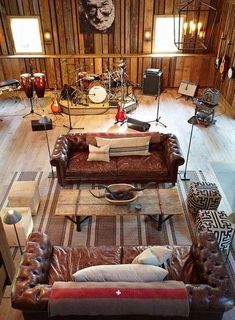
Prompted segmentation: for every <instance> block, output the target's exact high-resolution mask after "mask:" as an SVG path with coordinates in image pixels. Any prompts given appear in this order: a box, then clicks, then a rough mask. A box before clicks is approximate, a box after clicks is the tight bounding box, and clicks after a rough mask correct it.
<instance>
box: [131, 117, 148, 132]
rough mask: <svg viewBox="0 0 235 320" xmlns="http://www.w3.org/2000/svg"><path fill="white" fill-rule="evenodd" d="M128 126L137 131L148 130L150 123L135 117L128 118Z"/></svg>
mask: <svg viewBox="0 0 235 320" xmlns="http://www.w3.org/2000/svg"><path fill="white" fill-rule="evenodd" d="M127 127H128V128H130V129H134V130H137V131H142V132H143V131H148V130H149V128H150V124H149V123H148V122H144V121H140V120H136V119H133V118H127Z"/></svg>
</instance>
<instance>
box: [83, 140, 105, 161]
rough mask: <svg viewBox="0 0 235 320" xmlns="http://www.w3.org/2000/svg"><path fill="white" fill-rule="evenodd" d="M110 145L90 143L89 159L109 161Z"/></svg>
mask: <svg viewBox="0 0 235 320" xmlns="http://www.w3.org/2000/svg"><path fill="white" fill-rule="evenodd" d="M109 148H110V146H109V145H105V146H103V147H95V146H93V145H91V144H89V155H88V159H87V161H106V162H109V160H110V159H109Z"/></svg>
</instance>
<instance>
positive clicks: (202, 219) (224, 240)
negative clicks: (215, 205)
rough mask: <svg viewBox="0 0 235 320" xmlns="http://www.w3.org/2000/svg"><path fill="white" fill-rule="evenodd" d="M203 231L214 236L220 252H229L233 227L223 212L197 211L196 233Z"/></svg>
mask: <svg viewBox="0 0 235 320" xmlns="http://www.w3.org/2000/svg"><path fill="white" fill-rule="evenodd" d="M204 231H207V232H210V233H213V234H214V235H215V238H216V239H217V241H218V244H219V247H220V249H221V250H226V251H227V250H229V248H230V245H231V241H232V238H233V226H232V223H231V222H230V221H229V219H228V218H227V215H226V214H225V212H224V211H216V210H199V213H198V216H197V220H196V233H199V232H204Z"/></svg>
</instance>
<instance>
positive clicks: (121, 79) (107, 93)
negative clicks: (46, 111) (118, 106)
mask: <svg viewBox="0 0 235 320" xmlns="http://www.w3.org/2000/svg"><path fill="white" fill-rule="evenodd" d="M73 72H74V77H75V88H73V92H72V94H71V101H72V103H73V104H74V105H75V106H76V105H77V104H81V105H89V103H94V104H101V103H105V102H108V101H110V100H115V101H120V102H121V101H122V100H123V99H125V97H126V96H127V95H130V94H131V93H132V94H133V84H132V83H131V82H130V81H129V80H128V75H127V73H126V62H125V61H123V60H120V62H119V63H118V64H117V68H116V69H115V70H109V69H106V70H105V72H103V73H102V74H100V75H98V74H92V73H89V72H87V71H83V70H82V67H77V66H76V65H75V69H74V71H73Z"/></svg>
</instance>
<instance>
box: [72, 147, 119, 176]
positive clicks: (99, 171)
mask: <svg viewBox="0 0 235 320" xmlns="http://www.w3.org/2000/svg"><path fill="white" fill-rule="evenodd" d="M87 159H88V152H80V153H73V154H72V155H71V157H70V160H69V162H68V167H67V169H66V176H67V177H71V178H73V177H78V178H81V179H83V178H84V179H86V180H89V179H90V180H93V181H94V180H95V179H96V178H101V179H102V178H106V179H107V177H116V176H117V165H116V161H114V160H111V161H110V162H99V161H87Z"/></svg>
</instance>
